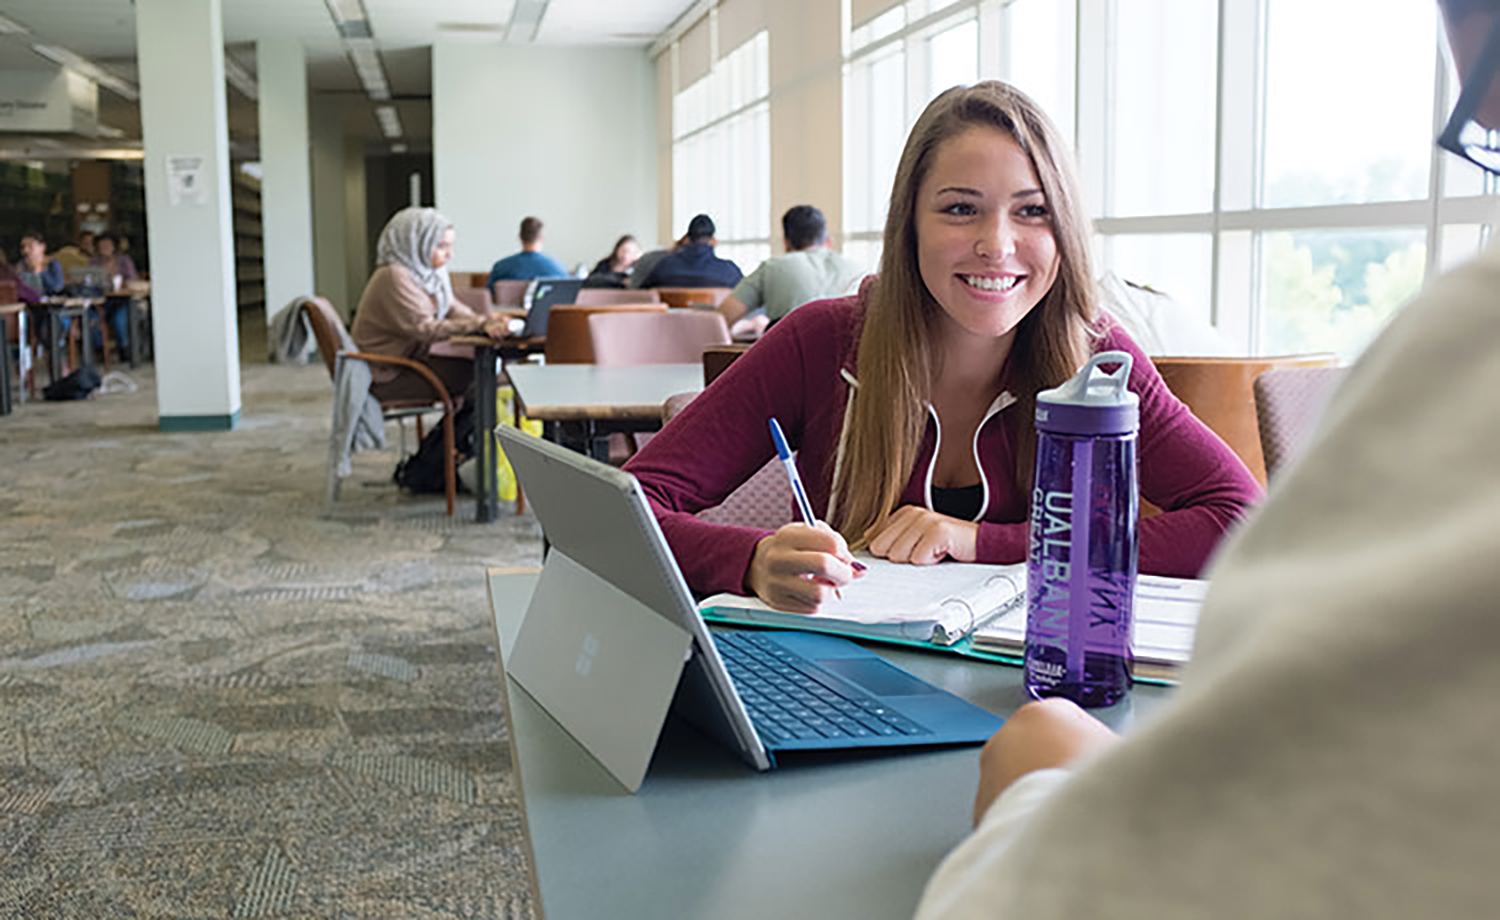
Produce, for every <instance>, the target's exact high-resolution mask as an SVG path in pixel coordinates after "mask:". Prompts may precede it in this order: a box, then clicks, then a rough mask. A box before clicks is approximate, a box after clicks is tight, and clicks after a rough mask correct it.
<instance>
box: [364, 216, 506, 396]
mask: <svg viewBox="0 0 1500 920" xmlns="http://www.w3.org/2000/svg"><path fill="white" fill-rule="evenodd" d="M452 258H453V223H452V222H451V221H449V220H448V218H446V217H444V216H443V215H441V214H439V213H438V212H437V211H435V210H433V209H432V208H406V209H404V210H402V211H398V212H397V213H396V215H395V216H394V217H392V218H391V219H390V222H389V223H387V224H386V225H385V229H384V230H383V231H381V233H380V244H379V246H378V248H377V249H376V255H375V261H376V265H377V267H376V269H375V273H374V274H373V275H371V276H370V282H369V283H368V284H366V285H365V293H364V296H363V297H361V298H360V300H359V309H358V310H357V311H356V312H355V315H354V328H353V329H352V330H350V334H351V335H352V336H353V337H354V343H355V344H356V345H358V346H359V350H360V351H366V352H371V353H373V354H378V355H394V356H396V357H401V358H411V359H413V360H416V361H421V362H422V363H423V364H426V365H427V366H428V367H430V368H432V370H433V372H434V373H436V374H437V375H438V379H440V380H442V381H443V385H444V386H446V387H447V388H448V392H449V393H451V394H453V395H454V396H460V395H462V394H463V392H464V391H465V390H466V389H468V386H469V383H470V382H471V381H472V380H473V377H474V363H473V362H472V361H469V360H466V359H462V358H452V357H444V356H442V355H432V354H429V353H428V350H429V348H430V346H431V345H432V344H433V343H434V342H438V341H441V340H443V339H446V338H449V337H451V336H455V335H462V334H464V333H471V332H479V331H480V330H481V329H482V328H483V326H484V317H481V316H479V315H478V314H476V313H474V312H473V311H472V310H470V309H469V308H468V307H466V306H464V305H463V304H462V303H460V302H459V301H458V300H457V299H455V298H454V296H453V289H452V286H451V283H450V282H449V280H448V272H447V270H446V268H445V266H447V264H448V262H449V261H450V260H451V259H452ZM371 375H372V377H373V378H374V383H373V384H372V385H371V387H370V392H371V393H373V394H375V396H376V397H377V398H379V399H425V398H427V397H430V396H431V395H432V389H431V387H429V386H428V385H427V383H426V381H424V380H423V379H422V378H421V377H420V376H418V375H417V374H416V373H414V372H412V371H409V370H400V369H396V368H391V367H386V366H383V365H379V364H377V365H375V366H374V367H372V368H371Z"/></svg>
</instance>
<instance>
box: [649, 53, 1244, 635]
mask: <svg viewBox="0 0 1500 920" xmlns="http://www.w3.org/2000/svg"><path fill="white" fill-rule="evenodd" d="M1089 228H1090V224H1089V221H1088V218H1087V216H1086V215H1085V214H1084V212H1083V207H1082V198H1081V196H1080V194H1079V190H1078V184H1077V181H1076V180H1075V179H1074V176H1073V171H1072V166H1071V164H1070V161H1069V156H1068V153H1067V151H1066V149H1065V148H1064V146H1063V142H1062V141H1061V139H1060V137H1059V135H1058V133H1057V131H1056V129H1055V128H1054V127H1053V126H1052V123H1051V122H1050V121H1049V120H1048V119H1047V117H1046V116H1045V115H1044V114H1043V113H1042V112H1041V110H1040V109H1038V108H1037V107H1036V105H1035V104H1034V103H1033V102H1032V101H1031V100H1030V99H1028V98H1026V97H1025V96H1024V95H1022V94H1021V93H1019V92H1018V91H1016V90H1014V89H1012V88H1011V87H1009V86H1006V85H1005V84H1002V83H997V82H985V83H980V84H977V85H975V86H973V87H968V88H959V89H953V90H949V91H948V92H946V93H944V94H942V95H941V96H939V97H938V98H937V99H935V100H933V102H932V103H931V104H930V105H929V106H928V107H927V111H926V112H924V113H923V115H922V117H921V119H920V120H918V122H917V125H916V127H915V128H913V130H912V134H911V137H910V138H908V140H907V142H906V149H905V151H904V152H903V154H902V157H901V162H900V167H899V169H898V171H897V174H896V185H895V190H894V192H893V193H892V195H891V209H890V215H889V217H888V219H887V221H886V228H885V249H884V254H883V256H882V261H881V272H880V274H879V275H878V276H876V277H875V278H872V279H870V280H867V281H866V282H865V283H864V284H863V286H862V287H861V290H860V293H859V294H858V295H855V296H851V297H844V298H841V299H838V300H825V301H818V302H815V303H811V304H808V305H806V306H803V307H799V308H798V309H796V310H794V311H792V313H791V314H789V315H788V316H787V317H786V319H784V320H782V321H781V322H779V323H777V324H776V325H775V326H774V327H772V328H771V330H770V331H769V332H768V333H767V334H766V337H765V338H764V339H762V340H761V341H760V342H759V343H758V344H757V345H756V346H755V347H753V348H751V349H750V350H749V351H748V352H746V353H745V354H744V356H742V357H741V358H740V359H739V360H738V361H736V362H735V363H734V364H733V365H732V366H731V367H730V368H729V370H728V371H726V372H725V373H724V375H723V376H722V377H720V378H719V380H718V381H716V382H715V383H714V385H713V386H712V387H709V388H708V389H707V390H706V391H704V393H703V394H702V395H701V396H699V397H698V398H697V399H696V400H694V401H693V402H692V403H691V404H689V405H688V407H687V408H686V409H685V410H684V411H683V412H682V414H681V415H679V416H678V417H677V418H676V419H674V420H673V422H672V424H670V425H668V426H667V427H666V428H665V429H664V430H662V432H661V433H659V434H658V435H656V437H654V438H652V440H651V441H650V442H649V443H648V444H647V445H646V447H645V448H644V449H642V450H641V452H640V453H638V454H636V456H635V457H634V458H633V459H632V460H631V461H630V463H629V464H627V467H626V468H627V469H629V470H630V472H632V473H634V474H635V475H636V477H637V478H638V479H639V480H640V481H641V485H642V486H643V487H644V489H645V493H646V496H647V497H648V498H649V499H650V501H651V503H652V505H653V507H654V509H655V511H656V514H657V517H658V520H659V521H660V522H661V527H662V531H663V533H664V534H665V536H666V538H667V541H668V542H669V543H670V544H671V545H672V548H673V550H674V551H675V553H676V555H677V561H678V564H679V565H680V566H681V567H682V571H683V573H684V575H685V576H686V578H687V581H688V584H689V585H691V586H692V588H693V590H695V591H700V592H705V593H706V592H717V591H732V592H745V591H750V592H753V593H754V594H756V595H758V596H759V597H760V598H761V599H763V600H765V601H766V602H767V603H769V604H771V605H772V606H775V607H777V608H779V609H782V610H789V611H812V610H814V609H816V608H817V607H818V605H819V604H821V603H822V602H823V601H825V600H826V599H827V598H829V597H830V596H831V592H832V590H833V588H834V586H837V585H841V584H846V583H848V582H849V581H850V580H851V579H852V578H853V577H854V572H853V569H852V568H851V566H850V565H849V561H850V557H849V548H850V547H852V548H854V549H861V548H868V549H869V551H870V552H871V553H873V554H874V555H876V556H881V557H885V558H888V559H890V560H892V561H896V562H910V563H914V564H923V565H925V564H930V563H934V562H938V561H940V560H942V559H945V558H951V559H956V560H959V561H962V562H985V563H1013V562H1020V561H1021V560H1023V559H1024V558H1025V556H1026V548H1027V542H1026V541H1027V524H1026V521H1027V517H1028V495H1029V493H1030V489H1031V458H1032V453H1033V450H1034V443H1035V436H1034V430H1033V422H1032V411H1033V404H1034V401H1035V394H1036V393H1037V392H1038V391H1039V390H1042V389H1045V388H1048V387H1053V386H1057V385H1058V384H1060V383H1062V382H1063V381H1064V380H1066V379H1067V378H1068V377H1070V376H1071V375H1072V374H1073V373H1074V372H1075V371H1077V369H1078V368H1079V367H1081V366H1082V365H1083V363H1084V361H1085V360H1087V358H1088V357H1089V355H1090V354H1091V353H1093V352H1096V351H1106V350H1111V349H1123V350H1126V351H1129V352H1131V353H1132V355H1133V356H1134V367H1133V370H1132V372H1131V376H1130V383H1129V386H1130V388H1131V390H1132V391H1134V392H1136V393H1137V394H1139V396H1140V400H1141V407H1140V411H1141V433H1140V447H1139V457H1140V485H1141V493H1142V494H1143V495H1144V496H1145V498H1146V499H1148V500H1149V501H1151V502H1153V503H1154V504H1156V505H1157V506H1159V507H1161V508H1162V509H1164V513H1162V514H1160V515H1158V516H1156V517H1153V518H1151V519H1149V520H1146V521H1143V522H1142V523H1141V528H1140V567H1141V570H1142V571H1144V572H1153V573H1159V574H1165V575H1180V576H1195V575H1197V574H1198V573H1199V570H1200V569H1201V568H1202V566H1203V563H1204V561H1205V560H1206V559H1207V558H1208V556H1209V554H1210V553H1212V552H1213V550H1214V548H1215V547H1216V546H1217V545H1218V542H1219V540H1220V538H1221V537H1222V536H1223V535H1224V533H1225V532H1226V531H1227V530H1228V529H1229V528H1230V527H1231V526H1232V525H1233V524H1235V523H1236V522H1237V521H1238V520H1239V519H1240V518H1241V517H1242V516H1243V515H1244V513H1245V511H1246V510H1247V509H1248V508H1249V506H1250V504H1251V503H1252V502H1254V501H1256V500H1257V499H1258V498H1259V497H1260V488H1259V486H1258V484H1257V483H1256V481H1255V480H1254V479H1253V478H1252V477H1251V475H1250V473H1249V471H1248V470H1246V469H1245V466H1244V464H1243V463H1241V462H1240V460H1239V459H1238V458H1237V457H1236V456H1235V455H1234V453H1233V452H1232V451H1231V450H1230V449H1229V448H1228V447H1226V446H1225V444H1224V442H1223V441H1221V440H1219V438H1218V437H1217V436H1215V435H1214V434H1213V433H1212V432H1211V431H1209V430H1208V428H1206V427H1205V426H1204V425H1203V423H1202V422H1200V421H1198V419H1196V418H1194V417H1193V415H1192V413H1190V412H1189V411H1188V409H1187V407H1185V406H1184V405H1183V404H1182V403H1181V402H1179V401H1178V400H1177V399H1176V397H1174V396H1173V395H1172V394H1171V392H1170V391H1168V390H1167V388H1166V386H1165V385H1164V384H1163V383H1162V380H1161V377H1160V376H1159V375H1158V374H1157V372H1156V369H1155V368H1154V367H1152V365H1151V362H1150V360H1149V359H1147V358H1146V356H1145V355H1144V354H1142V353H1141V352H1140V350H1139V349H1138V348H1136V347H1135V345H1134V344H1133V343H1132V342H1131V341H1130V340H1129V338H1128V337H1127V336H1126V335H1125V334H1124V333H1123V332H1122V331H1121V330H1120V329H1119V327H1118V326H1115V325H1114V324H1112V323H1110V322H1108V321H1107V320H1104V319H1102V318H1101V317H1100V314H1099V312H1098V310H1097V308H1096V305H1095V302H1094V298H1095V288H1094V283H1093V272H1092V271H1091V269H1090V266H1089V232H1090V229H1089ZM772 416H775V417H776V418H777V419H778V420H779V421H780V423H781V426H782V428H783V429H785V431H786V433H787V436H788V438H789V440H790V441H791V444H792V446H793V448H794V449H797V450H798V451H799V454H798V457H797V465H798V467H799V468H800V469H801V472H802V476H803V481H804V482H805V483H806V485H807V488H808V491H809V493H810V495H809V497H810V499H811V501H812V507H813V510H814V511H815V512H816V513H817V515H818V516H819V518H820V519H824V520H826V521H827V522H828V524H829V525H831V528H830V527H827V526H826V525H820V526H819V527H818V528H816V529H815V528H813V527H809V526H806V525H804V524H789V525H787V526H785V527H783V528H781V529H780V530H778V531H776V532H774V533H770V532H767V531H764V530H756V529H751V528H743V527H729V526H721V525H715V524H711V523H708V522H705V521H701V520H699V519H698V518H696V517H695V516H694V514H695V512H697V511H700V510H702V509H704V508H708V507H712V506H714V505H717V504H718V503H719V502H720V501H721V500H722V499H723V498H724V497H725V496H726V495H728V494H729V493H730V492H731V491H732V490H733V489H734V488H735V487H737V486H739V485H740V484H741V483H742V482H744V481H745V480H746V479H747V478H749V477H750V476H751V475H752V474H753V473H754V472H755V471H756V470H758V469H760V467H761V466H762V465H764V464H765V462H766V461H767V460H768V459H769V458H770V457H772V456H773V455H774V454H773V450H772V445H771V438H770V435H769V433H768V431H767V419H769V418H771V417H772ZM846 544H847V545H846Z"/></svg>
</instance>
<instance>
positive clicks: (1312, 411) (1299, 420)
mask: <svg viewBox="0 0 1500 920" xmlns="http://www.w3.org/2000/svg"><path fill="white" fill-rule="evenodd" d="M1343 379H1344V369H1343V368H1341V367H1284V368H1280V369H1278V370H1271V371H1266V372H1265V373H1264V374H1261V375H1260V376H1259V377H1257V378H1255V415H1256V419H1257V421H1258V422H1259V424H1260V446H1261V450H1263V451H1264V452H1265V456H1266V477H1267V478H1268V479H1269V478H1274V477H1275V476H1277V475H1278V471H1280V470H1283V469H1285V468H1286V467H1287V466H1288V465H1289V464H1290V463H1291V462H1292V460H1294V459H1296V457H1297V455H1298V454H1300V453H1301V452H1302V448H1303V447H1304V446H1306V444H1307V441H1308V440H1309V439H1310V438H1311V437H1312V434H1313V432H1314V431H1315V430H1316V429H1317V425H1318V419H1319V418H1321V417H1322V415H1323V409H1324V408H1325V407H1326V406H1327V405H1328V400H1329V398H1330V397H1332V396H1333V392H1334V390H1336V389H1338V385H1339V383H1340V382H1341V381H1342V380H1343Z"/></svg>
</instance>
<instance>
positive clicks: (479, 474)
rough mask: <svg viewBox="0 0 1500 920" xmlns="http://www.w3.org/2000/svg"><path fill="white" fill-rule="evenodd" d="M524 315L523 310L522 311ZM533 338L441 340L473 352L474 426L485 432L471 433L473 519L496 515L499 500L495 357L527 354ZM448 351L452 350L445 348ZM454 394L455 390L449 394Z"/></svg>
mask: <svg viewBox="0 0 1500 920" xmlns="http://www.w3.org/2000/svg"><path fill="white" fill-rule="evenodd" d="M495 312H496V313H501V314H515V313H516V312H517V311H513V310H497V311H495ZM522 315H524V314H522ZM538 341H539V340H537V339H492V338H490V337H489V336H487V335H460V336H454V337H453V338H451V339H448V340H447V342H446V343H445V344H446V345H447V346H449V348H450V349H463V350H468V351H471V352H472V354H473V356H474V403H475V405H474V416H475V418H474V430H475V432H485V434H486V435H487V436H486V437H482V438H481V437H475V439H474V452H475V455H476V456H475V465H476V466H477V467H478V468H477V469H476V470H475V473H476V476H475V478H476V479H477V480H478V482H477V483H476V484H475V487H474V505H475V507H474V520H476V521H478V522H479V523H481V524H487V523H489V522H490V521H493V520H495V518H497V517H499V516H500V501H499V498H498V496H496V494H495V473H496V470H497V468H498V467H499V456H498V454H497V451H498V450H499V448H498V446H497V445H496V444H495V436H494V431H495V425H497V424H498V423H499V413H498V411H497V410H496V408H495V404H496V401H497V400H498V375H499V373H500V371H499V369H498V368H497V367H496V366H495V361H496V359H497V358H499V357H501V356H508V355H516V356H523V355H526V354H530V353H531V351H532V350H533V349H536V348H539V347H540V346H539V345H538V344H537V343H538ZM446 353H448V354H450V355H451V354H456V353H457V352H454V351H451V350H450V351H447V352H446ZM453 395H455V396H456V395H458V394H453Z"/></svg>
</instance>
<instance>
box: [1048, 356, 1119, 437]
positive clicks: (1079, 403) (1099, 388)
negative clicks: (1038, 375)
mask: <svg viewBox="0 0 1500 920" xmlns="http://www.w3.org/2000/svg"><path fill="white" fill-rule="evenodd" d="M1132 363H1133V359H1132V358H1131V356H1130V352H1128V351H1101V352H1099V353H1098V354H1096V355H1094V356H1093V357H1092V358H1089V360H1088V362H1087V363H1085V364H1084V365H1083V367H1082V368H1081V369H1080V370H1079V371H1078V373H1076V374H1074V375H1073V376H1072V377H1071V378H1069V379H1068V380H1067V382H1065V383H1064V384H1063V385H1062V386H1060V387H1056V388H1055V389H1051V390H1043V391H1041V392H1040V393H1038V394H1036V427H1037V429H1038V430H1039V431H1051V432H1055V433H1057V434H1079V435H1089V434H1130V433H1132V432H1134V431H1135V430H1137V429H1138V428H1139V427H1140V424H1141V398H1140V397H1139V396H1137V395H1135V394H1134V393H1132V392H1130V390H1128V389H1126V387H1125V384H1126V383H1127V382H1129V380H1130V366H1131V364H1132ZM1101 364H1118V365H1120V366H1119V367H1118V368H1116V369H1115V372H1114V373H1113V374H1106V373H1105V372H1104V371H1103V370H1102V369H1101V368H1100V367H1099V365H1101Z"/></svg>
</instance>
